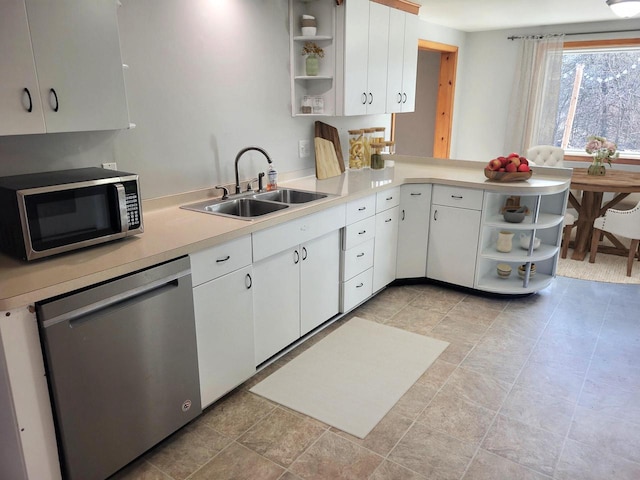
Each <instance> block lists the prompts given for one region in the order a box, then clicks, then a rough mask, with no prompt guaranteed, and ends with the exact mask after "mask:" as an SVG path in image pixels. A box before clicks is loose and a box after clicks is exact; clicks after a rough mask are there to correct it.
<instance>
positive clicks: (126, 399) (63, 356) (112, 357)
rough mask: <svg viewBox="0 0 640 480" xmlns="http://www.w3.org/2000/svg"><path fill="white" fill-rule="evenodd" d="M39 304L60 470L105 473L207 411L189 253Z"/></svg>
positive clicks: (87, 479) (81, 476)
mask: <svg viewBox="0 0 640 480" xmlns="http://www.w3.org/2000/svg"><path fill="white" fill-rule="evenodd" d="M36 308H37V314H38V321H39V323H40V328H41V336H42V342H43V349H44V353H45V359H46V367H47V375H48V380H49V387H50V391H51V397H52V402H53V408H54V413H55V421H56V432H57V435H58V446H59V448H60V453H61V455H60V457H61V459H60V460H61V464H62V470H63V476H64V478H66V479H69V480H103V479H105V478H106V477H108V476H109V475H111V474H112V473H114V472H116V471H117V470H119V469H120V468H122V467H123V466H124V465H126V464H127V463H129V462H131V461H132V460H133V459H135V458H136V457H138V456H139V455H141V454H142V453H144V452H145V451H146V450H148V449H149V448H151V447H152V446H153V445H155V444H156V443H158V442H159V441H161V440H162V439H163V438H165V437H167V436H168V435H169V434H171V433H172V432H174V431H175V430H177V429H178V428H180V427H181V426H183V425H184V424H186V423H187V422H189V421H190V420H192V419H193V418H195V417H196V416H198V414H200V413H201V411H202V409H201V406H200V386H199V381H198V360H197V351H196V337H195V321H194V315H193V300H192V288H191V271H190V265H189V259H188V257H184V258H181V259H178V260H175V261H171V262H168V263H165V264H162V265H160V266H157V267H153V268H150V269H147V270H143V271H140V272H136V273H134V274H131V275H128V276H125V277H122V278H119V279H116V280H114V281H110V282H107V283H103V284H100V285H97V286H95V287H91V288H88V289H85V290H81V291H78V292H74V293H72V294H69V295H66V296H64V297H58V298H54V299H51V300H48V301H45V302H41V303H38V304H37V305H36Z"/></svg>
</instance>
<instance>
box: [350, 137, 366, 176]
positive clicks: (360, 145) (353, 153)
mask: <svg viewBox="0 0 640 480" xmlns="http://www.w3.org/2000/svg"><path fill="white" fill-rule="evenodd" d="M363 139H364V132H363V131H362V130H349V168H350V169H353V170H359V169H361V168H362V167H364V142H363Z"/></svg>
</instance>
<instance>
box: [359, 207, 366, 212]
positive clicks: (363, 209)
mask: <svg viewBox="0 0 640 480" xmlns="http://www.w3.org/2000/svg"><path fill="white" fill-rule="evenodd" d="M366 209H367V207H360V208H359V209H358V211H359V212H364V211H365V210H366Z"/></svg>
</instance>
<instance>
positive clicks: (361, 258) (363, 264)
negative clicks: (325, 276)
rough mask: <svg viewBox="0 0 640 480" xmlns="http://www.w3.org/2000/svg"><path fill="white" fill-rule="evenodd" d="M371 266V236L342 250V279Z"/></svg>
mask: <svg viewBox="0 0 640 480" xmlns="http://www.w3.org/2000/svg"><path fill="white" fill-rule="evenodd" d="M371 267H373V238H372V239H371V240H367V241H366V242H364V243H362V244H360V245H356V246H355V247H353V248H350V249H349V250H345V251H343V252H342V272H341V277H340V278H341V279H342V280H343V281H346V280H349V279H350V278H353V277H354V276H356V275H357V274H359V273H362V272H364V271H365V270H367V269H369V268H371Z"/></svg>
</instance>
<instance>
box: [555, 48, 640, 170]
mask: <svg viewBox="0 0 640 480" xmlns="http://www.w3.org/2000/svg"><path fill="white" fill-rule="evenodd" d="M614 42H615V43H614ZM590 135H598V136H603V137H606V138H607V139H609V140H611V141H613V142H615V143H616V144H617V145H618V150H619V151H620V158H621V159H629V160H632V162H630V163H638V162H640V39H630V40H620V41H617V42H616V41H610V40H609V41H596V42H593V41H588V42H565V46H564V50H563V54H562V75H561V85H560V97H559V102H558V116H557V121H556V128H555V135H554V143H555V145H556V146H560V147H563V148H564V149H565V151H566V153H567V156H568V157H569V159H575V160H584V156H587V154H586V153H585V151H584V146H585V144H586V139H587V137H588V136H590ZM565 158H566V157H565Z"/></svg>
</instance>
